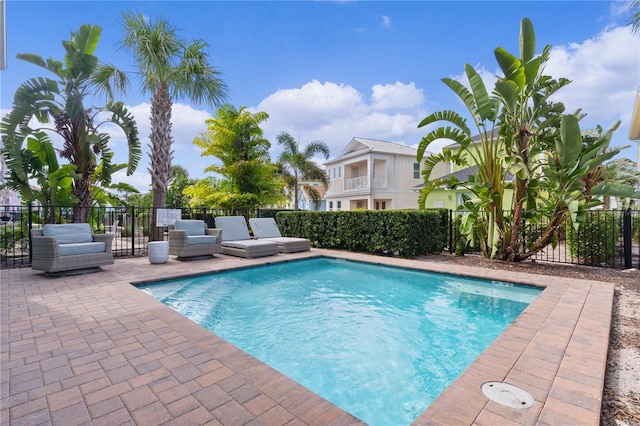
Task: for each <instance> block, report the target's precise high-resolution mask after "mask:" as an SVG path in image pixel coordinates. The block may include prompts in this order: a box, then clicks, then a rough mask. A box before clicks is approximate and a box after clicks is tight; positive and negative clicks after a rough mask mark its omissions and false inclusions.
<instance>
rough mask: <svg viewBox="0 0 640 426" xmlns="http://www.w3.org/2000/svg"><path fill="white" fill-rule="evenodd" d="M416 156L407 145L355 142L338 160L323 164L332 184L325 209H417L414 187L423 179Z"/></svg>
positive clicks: (365, 140) (357, 139)
mask: <svg viewBox="0 0 640 426" xmlns="http://www.w3.org/2000/svg"><path fill="white" fill-rule="evenodd" d="M416 154H417V150H416V149H415V148H411V147H409V146H407V145H402V144H399V143H394V142H385V141H378V140H373V139H365V138H353V139H352V140H351V142H349V144H348V145H347V147H346V148H345V149H344V151H342V153H341V154H340V155H339V156H338V157H337V158H334V159H332V160H329V161H327V162H326V163H324V165H325V167H326V171H327V175H328V176H329V181H330V183H329V188H328V189H327V192H326V194H325V197H324V198H325V200H326V209H327V210H329V211H336V210H356V209H367V210H385V209H412V208H417V207H418V195H419V194H418V191H416V190H415V189H414V187H415V186H416V185H418V184H420V183H422V176H421V174H420V170H421V167H420V163H418V161H417V160H416Z"/></svg>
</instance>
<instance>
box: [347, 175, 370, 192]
mask: <svg viewBox="0 0 640 426" xmlns="http://www.w3.org/2000/svg"><path fill="white" fill-rule="evenodd" d="M368 188H369V177H368V176H358V177H354V178H349V179H345V180H344V190H345V191H356V190H358V189H368Z"/></svg>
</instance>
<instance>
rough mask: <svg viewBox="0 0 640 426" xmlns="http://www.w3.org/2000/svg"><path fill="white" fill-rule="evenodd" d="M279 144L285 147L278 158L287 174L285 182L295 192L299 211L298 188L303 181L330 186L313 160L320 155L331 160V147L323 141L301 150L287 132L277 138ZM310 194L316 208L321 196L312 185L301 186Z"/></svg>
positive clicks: (294, 197)
mask: <svg viewBox="0 0 640 426" xmlns="http://www.w3.org/2000/svg"><path fill="white" fill-rule="evenodd" d="M277 139H278V143H279V144H280V145H282V146H283V147H284V151H282V154H280V157H278V162H279V163H280V164H282V165H283V170H284V172H285V182H286V184H287V187H288V188H289V190H290V191H291V192H293V201H294V207H293V208H294V209H296V210H297V209H298V198H299V192H298V186H299V185H300V181H301V180H305V181H318V182H320V183H322V185H324V186H325V187H327V186H329V179H328V178H327V174H326V173H325V171H324V170H322V169H321V168H320V167H318V165H317V164H316V163H314V162H313V161H312V160H311V159H312V158H313V157H315V156H316V155H318V154H322V156H323V157H324V159H325V160H326V159H328V158H329V147H328V146H327V144H326V143H324V142H322V141H313V142H310V143H309V144H308V145H307V146H306V147H305V148H304V150H303V151H300V150H299V147H298V142H296V140H295V139H293V137H292V136H291V135H290V134H289V133H286V132H282V133H280V134H279V135H278V136H277ZM301 186H302V187H303V188H304V189H305V190H306V191H307V193H308V194H309V196H310V197H311V199H312V200H313V202H314V204H315V205H316V206H318V205H319V203H320V198H321V195H320V193H319V192H318V191H317V190H316V188H314V187H313V186H311V185H306V184H302V185H301Z"/></svg>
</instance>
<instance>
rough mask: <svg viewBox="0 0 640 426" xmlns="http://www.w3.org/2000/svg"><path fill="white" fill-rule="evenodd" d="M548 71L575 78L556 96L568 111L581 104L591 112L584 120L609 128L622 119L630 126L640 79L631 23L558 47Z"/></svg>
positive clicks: (591, 124) (555, 49)
mask: <svg viewBox="0 0 640 426" xmlns="http://www.w3.org/2000/svg"><path fill="white" fill-rule="evenodd" d="M545 72H546V74H548V75H551V76H553V77H554V78H560V77H565V78H568V79H569V80H572V83H571V84H569V85H567V86H565V87H564V88H562V89H560V90H559V91H558V93H557V94H556V95H554V99H555V100H558V101H561V102H563V103H564V104H565V106H566V107H567V111H568V112H573V111H574V110H576V109H578V108H581V109H582V112H584V113H587V114H588V115H587V117H585V119H584V120H583V123H585V124H587V125H589V126H593V125H595V124H601V125H602V126H603V127H605V128H608V127H609V126H610V125H611V124H612V123H613V122H614V121H616V120H622V122H623V125H626V126H627V127H628V124H629V120H630V118H631V110H632V109H633V102H634V99H635V93H636V90H637V87H638V84H639V83H640V50H638V39H637V38H636V37H635V36H634V35H633V34H632V33H631V30H630V27H616V28H611V29H607V30H605V31H603V32H602V33H600V34H598V35H597V36H595V37H593V38H590V39H588V40H586V41H584V42H582V43H572V44H571V45H569V46H556V47H554V48H553V49H552V51H551V56H550V59H549V62H548V65H547V68H546V69H545ZM621 130H622V129H621ZM619 132H620V130H619Z"/></svg>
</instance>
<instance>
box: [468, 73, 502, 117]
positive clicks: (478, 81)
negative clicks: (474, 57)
mask: <svg viewBox="0 0 640 426" xmlns="http://www.w3.org/2000/svg"><path fill="white" fill-rule="evenodd" d="M464 70H465V73H466V74H467V79H468V80H469V85H470V86H471V91H472V92H473V96H474V98H475V105H476V106H477V108H478V114H479V115H480V120H481V121H485V120H490V121H493V120H495V118H496V112H497V111H496V110H495V109H494V108H493V103H492V102H491V99H490V98H489V94H488V93H487V88H486V87H485V85H484V81H482V77H480V75H479V74H478V73H477V72H476V70H475V69H474V68H473V67H472V66H471V65H469V64H465V66H464Z"/></svg>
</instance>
